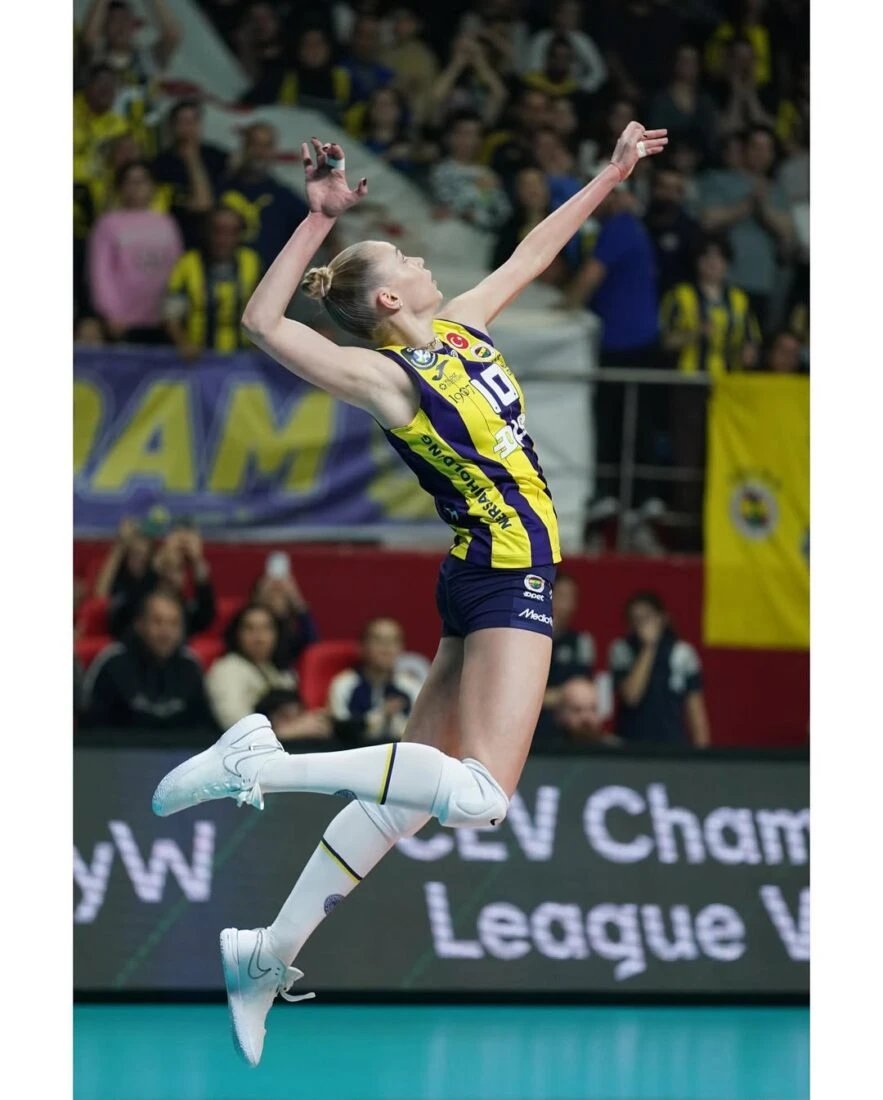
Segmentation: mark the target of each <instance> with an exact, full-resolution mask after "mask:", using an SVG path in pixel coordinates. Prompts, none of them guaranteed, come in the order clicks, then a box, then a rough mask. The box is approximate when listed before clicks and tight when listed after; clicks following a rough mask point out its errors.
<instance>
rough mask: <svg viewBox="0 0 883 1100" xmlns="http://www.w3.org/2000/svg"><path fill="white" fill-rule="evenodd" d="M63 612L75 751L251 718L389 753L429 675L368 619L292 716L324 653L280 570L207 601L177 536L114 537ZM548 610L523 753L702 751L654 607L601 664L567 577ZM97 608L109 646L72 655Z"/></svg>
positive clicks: (636, 614)
mask: <svg viewBox="0 0 883 1100" xmlns="http://www.w3.org/2000/svg"><path fill="white" fill-rule="evenodd" d="M76 596H77V605H76V606H75V609H74V621H75V653H76V654H77V656H76V657H75V661H74V672H75V676H74V682H75V689H76V690H75V700H74V708H75V714H76V722H77V730H78V734H79V735H80V736H83V737H89V736H91V735H93V734H96V733H97V734H99V735H104V734H106V733H107V732H108V731H109V732H111V733H112V734H113V736H114V740H115V742H116V743H122V744H131V745H137V744H138V743H141V742H143V738H144V736H145V734H147V735H157V734H160V735H166V736H168V735H171V736H173V737H174V736H180V737H182V738H184V737H186V739H187V743H188V744H191V743H192V742H193V739H194V738H196V739H201V740H205V741H208V740H210V739H213V738H214V737H215V736H217V734H218V732H220V731H222V730H224V729H226V728H228V727H230V726H232V725H233V724H234V723H235V722H237V721H238V720H239V719H240V718H242V717H244V716H245V715H246V714H251V713H255V712H257V713H261V714H266V715H267V716H268V717H269V718H270V720H271V721H272V722H273V725H274V729H275V730H276V733H277V735H278V736H279V738H280V740H282V741H284V742H286V743H290V747H298V746H299V745H309V746H310V747H315V746H320V747H321V746H323V745H324V746H325V747H329V748H330V747H339V746H340V745H345V744H354V743H359V744H361V743H370V742H381V741H390V740H398V739H400V738H401V737H402V736H404V735H405V733H406V730H407V727H408V721H409V718H410V714H411V709H412V707H413V704H414V701H415V699H416V697H417V694H418V693H419V690H420V687H421V686H422V683H423V681H424V679H425V678H426V675H427V673H428V671H429V661H428V660H427V658H426V657H424V656H423V655H421V654H417V653H409V652H408V651H407V647H406V639H405V637H404V632H403V630H402V627H401V624H400V623H399V622H398V621H397V620H396V619H395V618H393V617H388V616H381V617H376V618H373V619H371V620H370V621H368V622H367V623H365V625H364V627H363V629H362V631H361V635H360V637H359V638H358V640H355V639H354V640H352V641H350V642H347V641H345V640H344V641H343V642H341V641H340V640H339V639H338V640H335V641H332V642H326V643H324V645H325V648H326V649H328V650H330V651H332V658H331V659H332V664H331V665H327V664H323V668H324V672H323V673H322V674H321V675H320V676H319V680H318V684H320V685H321V696H320V697H316V688H317V683H316V682H314V683H313V685H312V689H311V691H310V692H308V693H307V694H309V695H312V696H313V697H312V698H311V700H310V703H311V705H307V702H305V699H304V695H303V693H302V690H303V689H304V687H305V686H306V685H305V683H302V682H301V674H302V675H303V676H304V677H305V678H306V677H308V675H310V673H308V669H307V665H308V662H307V661H306V660H305V659H304V658H305V656H306V657H309V656H315V655H316V654H318V653H320V652H322V647H323V639H322V638H321V635H320V631H319V627H318V626H317V624H316V622H315V620H314V618H313V615H312V613H311V611H310V608H309V605H308V603H307V600H306V599H305V597H304V594H303V593H302V591H301V589H300V587H299V585H298V583H297V580H296V578H295V576H294V574H293V573H292V571H291V563H290V560H289V558H288V556H287V555H286V554H284V553H281V552H278V551H277V552H273V553H271V554H269V555H268V557H267V560H266V565H265V568H264V571H263V572H262V573H261V574H260V576H258V577H256V578H255V580H254V582H253V583H252V584H251V585H250V587H249V588H247V589H245V590H244V591H243V594H242V597H241V599H239V598H236V599H232V600H231V599H230V598H229V597H219V596H218V595H217V594H216V592H215V586H214V581H213V576H212V569H211V566H210V565H209V563H208V561H207V560H206V557H205V554H204V552H203V547H202V542H201V539H200V537H199V535H198V534H197V533H196V532H195V531H194V530H192V529H190V528H187V527H179V528H174V529H172V530H167V531H160V530H158V529H157V528H156V527H154V526H152V525H150V524H148V525H146V526H140V527H139V526H138V525H136V524H135V523H133V522H131V521H126V522H125V523H124V524H123V525H122V527H121V529H120V532H119V536H118V538H117V540H116V541H115V543H114V544H113V545H112V546H111V547H110V548H109V549H108V551H107V554H106V556H105V558H104V560H103V562H102V563H101V566H100V568H99V569H98V571H97V572H96V574H95V577H94V580H93V581H92V583H91V592H87V591H86V590H85V588H84V586H83V583H82V582H81V584H80V585H79V586H78V588H77V591H76ZM90 602H91V607H92V613H91V615H90V614H85V613H84V612H86V611H87V605H89V604H90ZM553 604H554V611H555V627H554V630H555V634H554V638H553V648H552V661H551V667H550V672H549V680H548V686H547V689H546V694H545V698H544V701H543V710H542V714H541V716H540V720H539V723H538V727H537V733H536V737H535V740H534V746H535V749H536V750H537V751H543V750H544V749H545V750H548V751H556V750H560V749H561V748H567V747H584V748H592V747H594V748H597V747H607V748H626V747H628V746H630V745H637V746H640V747H646V746H654V745H663V746H675V747H686V746H690V745H693V746H695V747H697V748H704V747H706V746H707V745H709V744H710V741H711V736H710V731H709V723H708V717H707V714H706V711H705V706H704V702H703V696H702V673H701V667H700V661H699V657H698V654H697V653H696V651H695V649H694V648H693V647H692V646H690V645H689V644H688V643H687V642H685V641H683V640H682V639H680V638H678V636H677V634H676V632H675V630H674V627H673V625H672V623H671V622H670V620H669V618H668V615H667V614H666V611H665V608H664V607H663V604H662V602H661V600H660V599H659V597H658V596H657V595H656V594H655V593H653V592H639V593H636V594H635V595H634V596H632V598H631V599H630V600H629V602H628V605H627V607H626V609H625V620H624V625H625V628H626V629H625V632H624V634H623V636H622V637H621V638H617V639H616V640H614V641H613V643H612V644H611V646H610V647H609V651H608V653H607V654H606V661H605V660H604V659H603V658H602V657H600V656H599V654H598V653H597V651H596V645H595V642H594V639H593V638H592V636H591V634H589V633H587V632H586V631H582V630H578V629H576V628H575V626H574V623H575V621H576V620H577V618H578V610H579V588H578V585H577V582H576V581H575V579H574V578H573V577H572V576H571V575H570V574H568V573H567V572H564V571H561V572H559V574H558V577H557V580H556V582H555V587H554V592H553ZM96 607H99V608H100V611H101V615H100V616H99V618H100V621H101V622H102V623H103V624H104V627H103V628H104V629H106V630H107V632H108V633H109V636H108V637H107V638H106V639H105V640H104V644H101V645H99V647H98V648H97V651H95V649H94V647H93V648H92V649H91V651H90V652H89V653H87V652H86V649H87V648H89V647H90V645H91V642H93V641H94V640H95V639H94V638H93V639H89V638H85V637H84V636H83V635H84V634H85V633H88V632H90V631H94V630H95V629H96V626H95V623H96V618H95V608H96ZM81 643H82V644H81ZM320 663H322V662H320ZM602 665H604V666H605V668H604V669H602V667H601V666H602ZM317 667H319V666H318V664H317V663H316V662H314V663H313V666H312V669H313V671H312V675H313V676H315V675H316V668H317Z"/></svg>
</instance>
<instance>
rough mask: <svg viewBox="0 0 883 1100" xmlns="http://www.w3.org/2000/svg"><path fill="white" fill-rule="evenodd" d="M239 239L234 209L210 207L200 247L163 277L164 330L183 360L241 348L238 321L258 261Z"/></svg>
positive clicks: (257, 271) (243, 344)
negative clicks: (165, 293)
mask: <svg viewBox="0 0 883 1100" xmlns="http://www.w3.org/2000/svg"><path fill="white" fill-rule="evenodd" d="M241 238H242V218H241V217H240V216H239V214H238V213H237V212H236V211H235V210H230V209H224V208H219V209H217V210H214V211H212V213H211V214H210V215H209V217H208V222H207V230H206V243H205V246H204V247H203V248H193V249H191V250H190V251H189V252H185V253H184V255H183V256H182V257H181V259H180V260H179V261H178V263H177V264H176V265H175V268H174V270H173V271H172V274H171V276H170V277H169V282H168V293H167V296H166V304H165V318H166V332H167V333H168V336H169V338H170V339H171V341H172V342H173V343H174V345H175V347H176V348H177V349H178V354H179V355H181V356H182V358H184V359H186V360H188V361H191V360H194V359H197V358H199V356H200V355H202V353H203V352H204V351H206V350H207V349H210V350H211V351H214V352H221V353H230V352H234V351H236V350H238V349H239V348H242V347H247V343H246V340H245V337H244V335H243V334H242V329H241V324H240V322H241V319H242V311H243V310H244V309H245V305H246V302H248V299H249V298H250V297H251V295H252V292H253V291H254V288H255V287H256V286H257V284H258V280H259V279H260V275H261V261H260V257H259V256H258V254H257V252H255V251H254V249H252V248H244V247H243V246H242V244H241V243H240V242H241Z"/></svg>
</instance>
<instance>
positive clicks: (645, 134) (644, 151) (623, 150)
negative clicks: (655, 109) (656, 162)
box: [610, 122, 668, 180]
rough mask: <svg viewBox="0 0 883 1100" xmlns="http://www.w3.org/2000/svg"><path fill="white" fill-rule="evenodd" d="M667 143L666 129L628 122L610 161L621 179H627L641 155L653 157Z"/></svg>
mask: <svg viewBox="0 0 883 1100" xmlns="http://www.w3.org/2000/svg"><path fill="white" fill-rule="evenodd" d="M666 145H668V130H645V129H644V127H643V126H642V125H641V123H640V122H630V123H629V124H628V126H626V128H625V129H624V130H623V132H622V134H621V135H620V138H619V141H618V142H617V143H616V148H615V149H614V150H613V156H612V157H611V158H610V160H611V162H612V163H613V164H614V165H616V168H617V169H618V170H619V176H620V179H621V180H625V179H628V177H629V176H630V175H631V174H632V172H633V171H634V169H635V165H636V164H637V163H638V161H639V160H641V159H642V158H643V157H655V156H656V154H657V153H661V152H662V150H663V149H664V148H665V147H666Z"/></svg>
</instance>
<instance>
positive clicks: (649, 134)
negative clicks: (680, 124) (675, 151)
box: [643, 130, 668, 141]
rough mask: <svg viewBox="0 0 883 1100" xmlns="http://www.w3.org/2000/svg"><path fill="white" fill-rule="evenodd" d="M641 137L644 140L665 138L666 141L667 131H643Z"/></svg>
mask: <svg viewBox="0 0 883 1100" xmlns="http://www.w3.org/2000/svg"><path fill="white" fill-rule="evenodd" d="M643 137H644V138H645V139H646V138H651V139H653V138H665V140H666V141H668V130H645V131H644V134H643Z"/></svg>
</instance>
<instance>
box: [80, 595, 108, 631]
mask: <svg viewBox="0 0 883 1100" xmlns="http://www.w3.org/2000/svg"><path fill="white" fill-rule="evenodd" d="M109 606H110V600H108V599H107V597H105V596H88V597H87V598H86V599H85V600H83V603H82V606H81V607H80V610H79V612H78V614H77V625H78V626H79V628H80V633H81V634H82V635H83V637H84V638H85V637H92V636H94V635H99V634H101V635H106V634H108V633H109V629H110V628H109V627H108V623H107V611H108V608H109Z"/></svg>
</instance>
